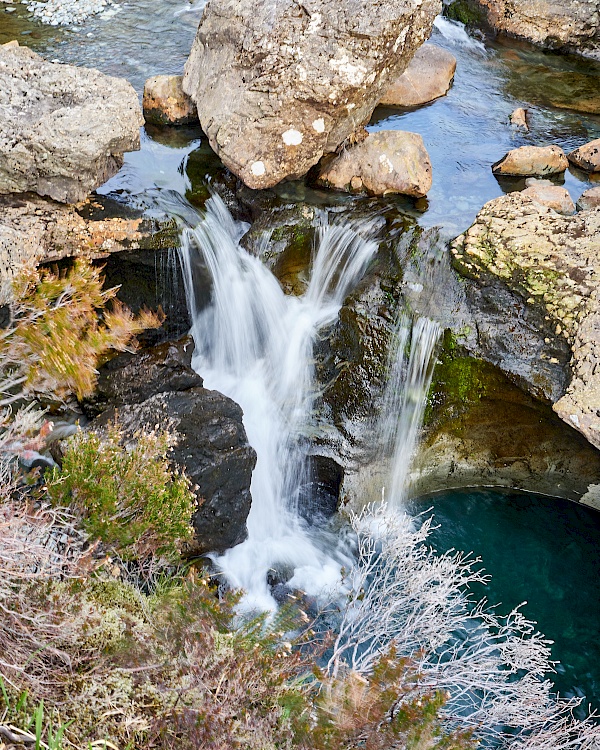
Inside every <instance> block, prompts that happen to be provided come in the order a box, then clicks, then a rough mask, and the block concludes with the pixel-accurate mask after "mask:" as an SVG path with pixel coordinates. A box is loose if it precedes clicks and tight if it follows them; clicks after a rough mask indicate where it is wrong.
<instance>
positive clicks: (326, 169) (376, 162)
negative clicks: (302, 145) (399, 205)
mask: <svg viewBox="0 0 600 750" xmlns="http://www.w3.org/2000/svg"><path fill="white" fill-rule="evenodd" d="M317 182H318V183H319V184H321V185H325V186H327V187H331V188H336V189H337V190H345V191H348V192H350V191H352V192H358V191H362V190H365V191H366V192H367V193H369V194H371V195H387V194H388V193H401V194H403V195H411V196H413V197H415V198H421V197H423V196H425V195H426V194H427V192H428V191H429V189H430V188H431V182H432V177H431V161H430V160H429V155H428V153H427V151H426V150H425V146H424V144H423V139H422V138H421V136H420V135H418V133H407V132H404V131H402V130H380V131H379V132H377V133H371V134H370V135H368V136H367V137H366V138H365V139H364V140H363V141H362V142H361V143H359V144H357V145H355V146H352V147H350V148H347V149H343V151H342V153H341V154H340V155H339V156H337V157H336V158H334V159H333V160H332V161H329V162H327V163H325V164H324V165H323V167H322V168H321V170H320V172H319V176H318V179H317Z"/></svg>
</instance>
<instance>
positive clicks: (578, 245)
mask: <svg viewBox="0 0 600 750" xmlns="http://www.w3.org/2000/svg"><path fill="white" fill-rule="evenodd" d="M452 252H453V255H454V258H455V262H456V265H457V267H458V268H459V270H461V271H462V273H464V274H466V275H467V276H468V277H470V278H471V279H473V280H474V281H475V282H476V283H477V284H478V285H479V286H480V287H481V288H483V289H485V288H486V287H490V286H491V285H493V280H494V279H495V280H496V281H497V282H498V281H500V282H502V283H503V284H504V286H505V287H507V288H508V289H509V290H511V291H512V292H513V293H514V294H516V295H517V296H518V297H520V299H521V304H522V305H524V306H525V307H526V308H528V309H530V310H533V311H536V310H537V311H538V314H539V315H540V317H541V319H542V320H543V321H546V322H547V324H548V326H549V327H551V329H552V330H551V331H549V330H546V331H545V332H544V333H543V335H544V340H547V341H548V344H550V343H552V340H555V344H558V343H559V342H560V340H562V341H563V342H564V343H566V344H567V345H568V347H569V350H570V353H571V361H570V363H569V365H570V367H569V368H568V369H567V368H565V370H566V376H567V377H566V379H565V384H564V385H563V386H562V387H558V388H556V387H555V388H551V389H550V391H548V390H547V389H546V386H543V388H542V392H543V391H544V390H545V391H546V393H545V394H544V395H546V397H547V398H548V399H549V400H550V401H551V403H553V408H554V410H555V411H556V413H557V414H558V415H559V416H560V417H562V418H563V419H564V420H565V421H566V422H568V423H569V424H570V425H571V426H572V427H575V429H577V430H579V431H580V432H581V433H582V434H583V435H584V436H585V437H586V438H587V439H588V441H589V442H590V443H592V445H594V446H596V447H597V448H600V336H599V331H600V300H599V290H600V208H596V209H591V210H589V211H581V212H580V213H578V214H576V215H574V216H560V215H559V214H557V213H556V212H555V211H553V210H552V209H551V208H548V207H546V206H542V205H541V204H539V203H536V202H534V201H533V200H532V199H531V198H529V197H527V196H524V195H523V194H522V193H521V194H519V193H512V194H510V195H505V196H502V197H501V198H496V199H495V200H493V201H490V202H489V203H487V204H486V205H485V206H484V207H483V208H482V210H481V211H480V212H479V214H478V215H477V218H476V220H475V223H474V224H473V226H472V227H470V229H468V230H467V232H465V233H464V234H462V235H460V237H458V238H457V239H456V240H455V241H454V243H453V246H452ZM510 314H511V311H510V310H509V309H507V311H506V317H509V316H510ZM557 352H558V349H557ZM531 356H532V352H530V353H529V358H531ZM544 359H545V360H546V361H543V360H542V359H539V360H537V361H536V362H534V371H535V368H538V369H539V373H540V375H541V373H542V371H543V368H545V367H547V365H552V364H553V362H552V360H554V364H556V365H559V364H560V362H559V359H560V354H557V356H549V355H548V354H547V353H546V354H545V355H544ZM498 364H499V365H500V367H502V362H501V361H500V362H498ZM570 373H572V377H571V378H570V383H569V374H570ZM531 380H532V381H533V378H532V379H531ZM540 380H541V381H542V384H543V379H542V378H540ZM532 385H533V386H535V383H534V382H532Z"/></svg>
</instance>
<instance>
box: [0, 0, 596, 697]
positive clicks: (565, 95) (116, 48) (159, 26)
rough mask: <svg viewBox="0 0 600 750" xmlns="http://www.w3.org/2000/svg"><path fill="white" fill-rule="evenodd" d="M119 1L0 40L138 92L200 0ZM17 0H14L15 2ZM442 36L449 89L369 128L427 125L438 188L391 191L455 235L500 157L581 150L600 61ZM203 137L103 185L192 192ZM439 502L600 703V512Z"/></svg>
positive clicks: (446, 542) (15, 30) (438, 511)
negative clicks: (70, 22)
mask: <svg viewBox="0 0 600 750" xmlns="http://www.w3.org/2000/svg"><path fill="white" fill-rule="evenodd" d="M120 6H121V10H120V11H119V12H118V13H117V15H116V16H113V17H112V18H102V17H101V16H98V17H94V18H90V19H89V20H88V21H87V22H86V23H85V24H84V25H82V26H81V27H74V28H68V29H60V28H51V27H45V26H42V25H41V24H40V23H39V22H37V21H35V20H32V19H31V17H30V15H29V14H28V12H27V10H26V8H25V6H23V5H14V6H13V5H9V4H7V3H3V2H0V44H1V43H3V42H7V41H9V40H11V39H13V38H17V39H18V40H19V42H20V43H21V44H26V45H29V46H31V47H32V48H33V49H35V50H36V51H37V52H39V53H41V54H43V55H45V56H46V57H48V58H49V59H53V60H57V61H60V62H68V63H73V64H78V65H86V66H89V67H95V68H98V69H100V70H102V71H103V72H105V73H108V74H111V75H120V76H124V77H126V78H128V79H129V80H130V81H131V83H132V84H133V85H134V87H135V89H136V91H138V93H139V94H140V96H141V92H142V88H143V83H144V80H145V79H146V78H148V77H150V76H152V75H156V74H159V73H180V72H181V71H182V69H183V65H184V62H185V60H186V58H187V54H188V51H189V48H190V46H191V43H192V40H193V36H194V32H195V28H196V26H197V23H198V20H199V17H200V14H201V8H202V3H198V4H196V5H192V4H189V3H183V2H181V1H180V0H177V2H166V1H165V0H139V1H138V2H135V3H132V2H130V3H128V2H123V3H120ZM11 7H14V8H16V10H14V11H12V12H10V13H9V12H7V9H8V8H11ZM432 41H435V42H436V43H438V44H440V45H441V46H444V47H447V48H448V49H450V50H451V51H452V52H453V54H454V55H455V56H456V57H457V60H458V65H457V72H456V77H455V82H454V86H453V88H452V89H451V90H450V92H449V94H448V96H446V97H444V98H442V99H439V100H437V101H435V102H433V103H432V104H430V105H428V106H425V107H422V108H419V109H415V110H409V111H400V110H392V109H389V108H378V109H377V110H376V111H375V113H374V115H373V118H372V121H371V123H370V125H369V129H370V130H378V129H383V128H388V129H389V128H392V129H402V130H410V131H415V132H418V133H420V134H421V135H422V136H423V139H424V142H425V145H426V148H427V150H428V152H429V154H430V156H431V161H432V165H433V188H432V190H431V192H430V194H429V196H428V198H427V200H426V201H421V202H420V203H419V204H417V205H415V203H414V202H413V201H411V200H410V199H406V198H402V197H395V198H390V197H389V196H388V197H387V198H386V201H388V202H389V201H390V200H392V201H394V203H395V205H396V207H397V210H398V212H399V213H406V214H408V215H410V216H411V217H413V218H414V219H416V220H417V221H418V222H419V223H420V224H421V225H423V226H426V227H429V226H442V227H443V230H444V233H445V234H446V235H447V236H455V235H456V234H458V233H459V232H460V231H463V230H464V229H466V228H467V227H468V226H469V225H470V224H471V222H472V220H473V219H474V217H475V215H476V213H477V211H478V210H479V209H480V208H481V206H482V205H483V204H484V203H485V202H486V201H488V200H490V199H492V198H494V197H497V196H499V195H501V194H502V193H503V192H509V191H511V190H515V189H520V188H522V187H523V185H522V183H520V182H519V181H514V180H512V181H511V180H504V181H498V180H497V179H496V178H495V177H494V175H493V174H492V172H491V169H490V167H491V164H492V163H493V162H495V161H497V160H498V159H500V158H501V157H502V156H503V155H504V153H505V152H506V151H508V150H509V149H511V148H515V147H518V146H521V145H526V144H531V145H545V144H549V143H555V144H558V145H560V146H562V147H563V148H564V149H565V150H571V149H573V148H576V147H577V146H579V145H581V144H583V143H585V142H586V141H589V140H591V139H593V138H597V137H600V63H595V62H592V61H582V60H579V59H576V58H571V57H565V56H559V55H556V54H553V53H546V52H542V51H539V50H536V49H534V48H533V47H531V46H530V45H527V44H521V43H517V42H507V41H502V42H500V41H495V40H490V39H485V38H483V37H480V38H477V37H473V36H469V35H468V34H467V33H466V31H465V29H464V27H462V26H461V25H460V24H456V23H454V22H451V21H448V20H446V19H438V22H437V23H436V28H435V30H434V34H433V37H432ZM519 106H526V107H528V109H529V110H530V119H531V130H530V132H528V133H523V132H519V131H516V130H515V129H513V128H512V127H511V126H510V124H509V121H508V118H509V115H510V113H511V112H512V111H513V110H514V109H515V108H516V107H519ZM198 149H202V152H201V153H202V154H204V155H205V156H206V160H207V163H208V161H210V154H209V153H208V151H207V144H206V139H205V138H204V136H203V134H202V133H201V131H200V130H199V129H198V128H195V129H194V128H191V129H187V130H181V131H178V132H175V131H163V132H160V131H154V132H150V131H149V132H148V133H144V134H143V136H142V148H141V151H140V152H137V153H133V154H129V155H127V157H126V161H125V165H124V167H123V169H122V170H121V172H120V173H119V175H117V176H116V177H115V178H113V180H111V181H110V182H109V183H108V184H107V185H106V186H104V187H103V188H102V190H101V192H102V193H103V194H105V195H109V196H110V195H113V196H115V197H116V198H118V200H119V201H120V202H126V203H129V204H131V205H136V206H145V205H153V206H155V205H156V202H155V201H154V199H153V198H152V197H151V194H154V193H155V192H156V191H157V190H158V191H161V190H170V191H174V192H175V193H179V194H181V195H182V196H185V195H186V194H188V195H189V192H190V190H191V189H196V188H197V185H192V184H191V183H190V180H189V178H188V177H187V175H186V171H185V165H186V163H187V161H188V159H189V158H190V155H191V154H193V153H196V154H198V153H200V152H199V151H198ZM200 163H201V164H202V163H203V162H202V160H200ZM204 176H205V175H203V174H200V175H199V178H200V179H203V178H204ZM590 179H591V178H590V176H589V175H585V174H583V173H581V172H578V171H576V170H572V169H569V170H568V171H567V172H566V173H565V175H564V184H565V186H566V187H567V188H568V189H569V191H570V193H571V197H572V198H573V199H574V200H577V198H578V197H579V195H580V194H581V193H582V192H583V191H584V190H586V189H587V188H589V187H590V186H591V185H592V182H590ZM557 182H558V183H559V184H560V183H562V182H563V178H561V179H560V180H557ZM276 192H277V194H278V196H279V197H280V198H281V199H282V200H285V201H288V202H292V203H293V202H294V201H296V200H303V201H307V202H313V203H315V204H317V205H334V204H339V203H341V204H345V203H347V204H349V205H350V204H352V205H353V202H356V200H357V199H356V198H355V197H349V196H348V197H346V196H341V195H333V194H330V193H326V192H324V191H315V190H308V189H307V188H306V187H305V185H304V183H302V182H298V183H288V184H285V185H282V186H279V187H278V188H277V189H276ZM280 302H281V301H280ZM282 304H283V303H282ZM211 387H218V384H216V383H211ZM232 392H234V393H235V392H236V391H235V389H232ZM248 432H249V433H250V432H251V430H248ZM430 505H433V506H434V509H435V516H436V519H437V521H438V522H439V523H440V528H439V529H438V530H437V531H436V532H435V533H434V536H433V537H432V541H433V543H435V544H436V545H437V546H438V547H439V548H440V550H445V549H448V548H450V547H454V548H458V549H465V550H472V551H473V552H474V553H475V554H476V555H480V556H481V557H482V559H483V564H484V566H485V567H486V569H487V570H488V572H489V573H491V574H492V576H493V578H492V582H491V584H490V586H489V587H488V588H487V590H486V591H485V592H483V591H482V592H476V593H477V594H484V593H485V595H486V596H487V597H488V599H489V600H490V601H491V602H492V603H495V602H501V603H502V609H503V610H505V611H507V610H509V609H511V608H512V607H514V606H516V605H518V604H520V603H521V602H523V601H525V600H526V601H527V602H528V603H527V605H526V606H525V610H524V611H525V613H526V614H527V615H528V616H529V617H531V618H532V619H534V620H536V621H537V622H538V625H539V628H540V630H541V631H542V632H544V633H545V634H546V635H547V636H548V637H549V638H551V639H552V640H554V641H555V644H556V645H555V647H554V652H553V653H554V658H556V659H558V660H560V662H561V664H560V665H559V667H558V671H557V675H556V676H555V678H554V679H555V683H556V686H557V689H558V690H559V691H560V692H561V694H563V695H564V696H571V695H579V696H585V698H586V702H592V703H593V704H594V705H596V706H599V707H600V646H599V645H598V644H600V576H599V575H598V574H599V572H600V516H599V515H598V514H597V513H595V512H593V511H590V510H588V509H586V508H583V507H580V506H576V505H575V504H571V503H568V502H565V501H562V500H561V501H559V500H554V499H552V498H547V497H540V496H533V495H524V494H518V493H503V492H499V491H493V492H492V491H490V490H464V491H453V492H451V493H450V492H448V493H444V494H439V495H436V496H435V497H433V498H431V497H428V498H425V499H421V500H419V501H413V502H412V504H411V510H412V511H413V512H421V510H425V509H426V508H427V507H429V506H430ZM260 541H261V540H259V542H260ZM236 549H237V548H236ZM309 552H310V550H309Z"/></svg>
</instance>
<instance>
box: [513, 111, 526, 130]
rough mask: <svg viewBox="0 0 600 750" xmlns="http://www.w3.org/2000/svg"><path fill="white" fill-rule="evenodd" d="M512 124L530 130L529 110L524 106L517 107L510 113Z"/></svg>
mask: <svg viewBox="0 0 600 750" xmlns="http://www.w3.org/2000/svg"><path fill="white" fill-rule="evenodd" d="M510 124H511V125H512V126H513V127H515V128H522V129H523V130H527V131H528V130H529V125H528V124H527V110H526V109H523V107H517V109H515V111H514V112H512V113H511V115H510Z"/></svg>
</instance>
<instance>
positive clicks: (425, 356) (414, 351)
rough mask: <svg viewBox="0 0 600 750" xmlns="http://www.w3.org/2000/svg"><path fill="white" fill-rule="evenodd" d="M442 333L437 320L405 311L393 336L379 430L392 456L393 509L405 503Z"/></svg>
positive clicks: (390, 495) (385, 449)
mask: <svg viewBox="0 0 600 750" xmlns="http://www.w3.org/2000/svg"><path fill="white" fill-rule="evenodd" d="M441 334H442V327H441V325H440V324H439V323H438V322H437V321H436V320H432V319H431V318H427V317H422V316H417V317H415V318H414V319H413V317H412V316H411V315H409V314H408V313H406V312H402V313H401V314H400V316H399V318H398V322H397V324H396V327H395V330H394V333H393V336H392V347H391V349H390V360H389V370H388V372H389V374H388V382H387V386H386V392H385V397H384V405H383V411H382V417H381V427H380V430H381V437H382V448H383V452H384V455H385V456H391V465H390V472H389V486H388V488H387V500H388V503H389V504H390V505H391V506H392V507H398V506H399V505H401V504H402V503H403V502H404V500H405V495H406V490H407V484H408V473H409V469H410V464H411V461H412V458H413V454H414V452H415V447H416V444H417V438H418V436H419V430H420V428H421V424H422V423H423V415H424V412H425V406H426V404H427V393H428V391H429V386H430V384H431V377H432V375H433V367H434V364H435V356H434V354H435V350H436V347H437V344H438V342H439V340H440V336H441Z"/></svg>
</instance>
